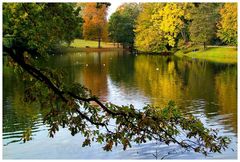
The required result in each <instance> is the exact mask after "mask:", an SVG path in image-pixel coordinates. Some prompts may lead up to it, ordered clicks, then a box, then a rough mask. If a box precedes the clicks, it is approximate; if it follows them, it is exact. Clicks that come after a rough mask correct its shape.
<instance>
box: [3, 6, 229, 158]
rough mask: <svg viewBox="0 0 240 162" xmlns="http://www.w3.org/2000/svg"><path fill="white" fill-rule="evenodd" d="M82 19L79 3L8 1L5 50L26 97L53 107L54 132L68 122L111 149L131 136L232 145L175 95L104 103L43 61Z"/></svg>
mask: <svg viewBox="0 0 240 162" xmlns="http://www.w3.org/2000/svg"><path fill="white" fill-rule="evenodd" d="M56 20H58V21H56ZM78 22H79V20H78V10H77V8H76V6H74V4H69V3H3V30H4V32H3V33H4V34H3V53H4V54H5V55H7V57H8V58H9V59H8V61H9V65H10V66H12V67H13V68H15V69H16V70H15V71H16V72H18V73H20V74H21V75H19V77H22V80H24V83H25V86H26V87H25V92H24V96H23V100H24V102H26V103H31V102H37V103H39V105H41V107H42V108H49V109H50V110H49V112H48V113H47V114H45V115H44V123H45V124H47V125H48V128H49V136H50V137H54V135H55V133H56V132H57V131H58V130H59V128H60V127H63V128H68V130H69V132H70V133H71V134H72V135H73V136H74V135H75V134H77V133H81V134H82V135H83V136H84V138H85V141H84V142H83V144H82V146H90V145H91V142H93V141H94V142H98V143H101V144H103V145H104V146H103V149H104V150H106V151H110V150H112V148H113V146H114V145H119V144H120V145H122V146H123V149H124V150H125V149H126V148H127V147H131V143H132V142H135V143H145V142H147V141H149V140H156V141H160V142H162V143H165V144H167V145H169V144H170V143H175V144H177V145H179V146H181V148H183V149H185V150H193V151H195V152H200V153H203V154H205V155H207V154H208V153H209V152H221V151H222V150H223V149H225V148H227V147H228V144H229V142H230V141H229V138H227V137H221V136H218V134H217V131H216V130H211V129H207V128H205V127H204V125H203V123H202V122H201V121H200V120H199V119H197V118H196V117H194V116H193V115H191V114H183V113H181V111H180V110H179V108H178V107H177V106H176V105H175V104H174V102H173V101H170V102H169V103H168V105H166V107H163V108H159V107H153V106H151V105H146V106H144V107H143V108H138V109H136V108H135V107H134V106H133V105H131V104H130V105H127V106H118V105H115V104H113V103H109V102H106V103H103V102H101V101H100V100H99V99H98V98H97V97H96V96H94V95H92V94H91V92H90V91H89V90H88V89H86V88H85V87H84V86H82V85H81V84H79V83H72V84H69V83H65V82H64V79H63V78H64V76H65V75H67V74H65V73H64V72H63V71H62V70H60V69H50V68H47V67H42V66H41V65H39V64H38V61H39V60H38V59H36V58H35V57H34V56H35V55H39V56H42V57H43V59H44V58H45V59H47V57H44V56H47V55H48V54H49V51H48V48H49V45H51V43H55V44H61V43H62V42H64V41H71V40H73V39H74V37H72V35H71V34H70V33H71V32H73V31H75V30H77V26H78ZM59 33H61V34H59ZM28 132H29V131H28ZM29 135H30V133H26V134H24V135H23V140H24V141H27V140H29V139H30V138H29ZM180 135H181V138H178V137H179V136H180Z"/></svg>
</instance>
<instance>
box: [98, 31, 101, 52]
mask: <svg viewBox="0 0 240 162" xmlns="http://www.w3.org/2000/svg"><path fill="white" fill-rule="evenodd" d="M98 48H101V29H100V28H99V29H98Z"/></svg>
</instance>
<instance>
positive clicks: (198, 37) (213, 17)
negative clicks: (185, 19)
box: [189, 3, 219, 49]
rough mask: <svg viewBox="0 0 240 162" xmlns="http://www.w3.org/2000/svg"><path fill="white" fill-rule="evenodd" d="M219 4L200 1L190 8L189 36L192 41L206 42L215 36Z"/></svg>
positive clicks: (204, 44) (204, 43)
mask: <svg viewBox="0 0 240 162" xmlns="http://www.w3.org/2000/svg"><path fill="white" fill-rule="evenodd" d="M218 8H219V4H214V3H201V4H199V5H197V6H196V7H195V8H194V9H192V10H191V14H192V17H191V19H192V22H191V24H190V28H189V31H190V38H191V40H192V41H193V42H196V43H202V44H203V46H204V49H205V48H206V44H207V43H208V42H209V41H210V40H211V39H212V38H213V37H215V36H216V23H217V18H218Z"/></svg>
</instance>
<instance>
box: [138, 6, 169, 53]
mask: <svg viewBox="0 0 240 162" xmlns="http://www.w3.org/2000/svg"><path fill="white" fill-rule="evenodd" d="M163 6H164V4H162V3H142V4H141V12H140V14H139V16H138V18H137V20H136V29H135V30H134V31H135V33H136V37H135V46H136V49H137V50H138V51H141V52H162V51H167V48H166V45H167V44H168V43H167V39H166V38H165V37H164V34H163V31H162V30H159V27H158V26H156V25H154V22H153V21H152V15H153V14H154V13H155V12H156V11H157V10H159V9H161V8H162V7H163Z"/></svg>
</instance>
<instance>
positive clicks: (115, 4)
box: [107, 0, 124, 19]
mask: <svg viewBox="0 0 240 162" xmlns="http://www.w3.org/2000/svg"><path fill="white" fill-rule="evenodd" d="M123 3H124V2H122V1H117V0H115V1H112V2H111V6H110V7H109V9H108V16H107V19H109V17H110V16H111V14H112V13H114V12H115V11H116V9H117V8H118V6H120V5H121V4H123Z"/></svg>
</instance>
